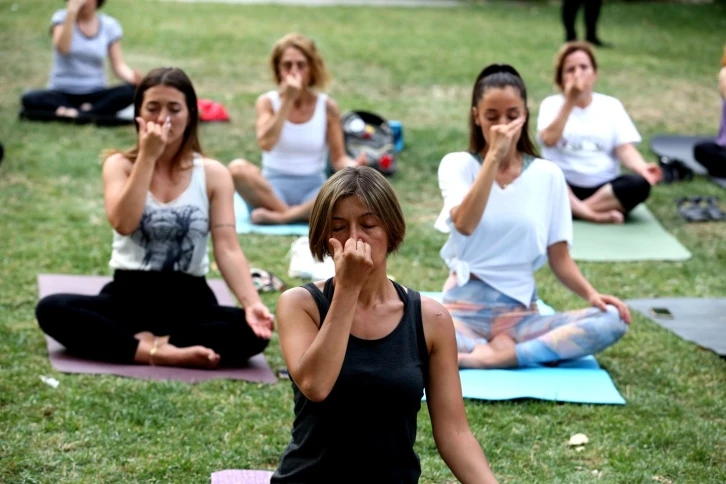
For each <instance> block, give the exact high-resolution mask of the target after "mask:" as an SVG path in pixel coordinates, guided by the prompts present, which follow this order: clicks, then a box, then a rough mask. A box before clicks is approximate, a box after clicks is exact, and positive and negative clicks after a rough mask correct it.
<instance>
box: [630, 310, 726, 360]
mask: <svg viewBox="0 0 726 484" xmlns="http://www.w3.org/2000/svg"><path fill="white" fill-rule="evenodd" d="M626 303H627V304H628V305H629V306H630V307H632V308H633V309H635V310H636V311H638V312H639V313H641V314H642V315H643V316H645V317H647V318H648V319H650V320H651V321H653V322H654V323H655V324H657V325H658V326H661V327H663V328H665V329H667V330H669V331H671V332H673V333H675V334H676V335H678V336H680V337H681V338H683V339H685V340H686V341H691V342H693V343H696V344H697V345H699V346H702V347H704V348H708V349H709V350H711V351H714V352H715V353H717V354H719V355H721V356H726V299H699V298H658V299H631V300H628V301H626ZM650 308H667V309H668V310H669V311H670V312H671V314H672V315H673V319H666V318H662V317H655V316H653V315H652V314H651V313H650Z"/></svg>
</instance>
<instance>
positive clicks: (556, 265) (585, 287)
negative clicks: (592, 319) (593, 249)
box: [547, 242, 631, 324]
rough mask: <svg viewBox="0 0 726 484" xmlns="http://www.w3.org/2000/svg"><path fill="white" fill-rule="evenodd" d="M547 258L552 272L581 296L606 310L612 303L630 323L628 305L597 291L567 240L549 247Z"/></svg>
mask: <svg viewBox="0 0 726 484" xmlns="http://www.w3.org/2000/svg"><path fill="white" fill-rule="evenodd" d="M547 258H548V259H549V263H550V267H551V268H552V272H554V273H555V275H556V276H557V279H559V280H560V282H562V284H564V286H565V287H567V288H568V289H569V290H571V291H572V292H574V293H575V294H577V295H578V296H580V297H581V298H582V299H584V300H585V301H587V302H589V303H590V304H591V305H592V306H595V307H598V308H600V309H601V310H603V311H604V310H605V305H606V304H611V305H613V306H615V307H616V308H617V309H618V312H619V313H620V317H621V318H622V319H623V320H624V321H625V322H626V323H628V324H630V321H631V317H630V310H629V309H628V306H627V305H626V304H625V303H624V302H623V301H621V300H620V299H618V298H616V297H614V296H608V295H604V294H600V293H599V292H597V291H596V290H595V289H594V288H593V287H592V286H591V285H590V283H589V282H588V281H587V279H585V276H584V275H583V274H582V272H581V271H580V268H579V267H577V264H575V261H574V260H572V257H570V250H569V249H568V247H567V242H557V243H555V244H552V245H550V246H549V247H547Z"/></svg>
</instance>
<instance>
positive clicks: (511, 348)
mask: <svg viewBox="0 0 726 484" xmlns="http://www.w3.org/2000/svg"><path fill="white" fill-rule="evenodd" d="M515 346H516V343H515V342H514V340H513V339H512V338H510V337H509V336H506V335H503V334H502V335H498V336H495V337H494V338H493V339H492V341H491V342H490V343H488V344H478V345H476V346H474V349H473V350H472V352H471V353H459V368H512V367H515V366H517V353H516V351H515Z"/></svg>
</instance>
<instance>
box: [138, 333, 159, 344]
mask: <svg viewBox="0 0 726 484" xmlns="http://www.w3.org/2000/svg"><path fill="white" fill-rule="evenodd" d="M154 337H155V336H154V333H152V332H151V331H142V332H140V333H136V334H135V335H134V338H136V339H137V340H139V341H147V342H149V343H153V342H154Z"/></svg>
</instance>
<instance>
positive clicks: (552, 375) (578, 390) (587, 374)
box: [421, 292, 625, 405]
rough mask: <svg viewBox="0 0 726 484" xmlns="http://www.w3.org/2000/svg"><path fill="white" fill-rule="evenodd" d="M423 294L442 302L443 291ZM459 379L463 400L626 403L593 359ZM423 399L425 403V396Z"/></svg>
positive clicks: (543, 307)
mask: <svg viewBox="0 0 726 484" xmlns="http://www.w3.org/2000/svg"><path fill="white" fill-rule="evenodd" d="M421 294H422V295H423V296H428V297H430V298H432V299H436V300H437V301H441V293H440V292H422V293H421ZM537 305H538V306H539V308H540V313H541V314H543V315H549V314H554V312H555V311H554V309H552V308H551V307H550V306H548V305H547V304H545V303H544V302H542V301H541V300H538V301H537ZM459 378H461V390H462V394H463V396H464V398H473V399H478V400H513V399H516V398H536V399H539V400H552V401H555V402H572V403H599V404H610V405H624V404H625V399H624V398H623V397H622V395H620V392H618V389H617V388H615V384H614V383H613V381H612V379H611V378H610V375H609V374H608V372H607V371H605V370H603V369H602V368H600V365H599V364H598V362H597V360H596V359H595V357H594V356H586V357H584V358H579V359H577V360H572V361H567V362H563V363H561V364H560V365H559V366H557V367H548V366H539V365H538V366H531V367H524V368H515V369H509V370H459ZM423 400H424V401H425V400H426V395H424V398H423Z"/></svg>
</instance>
